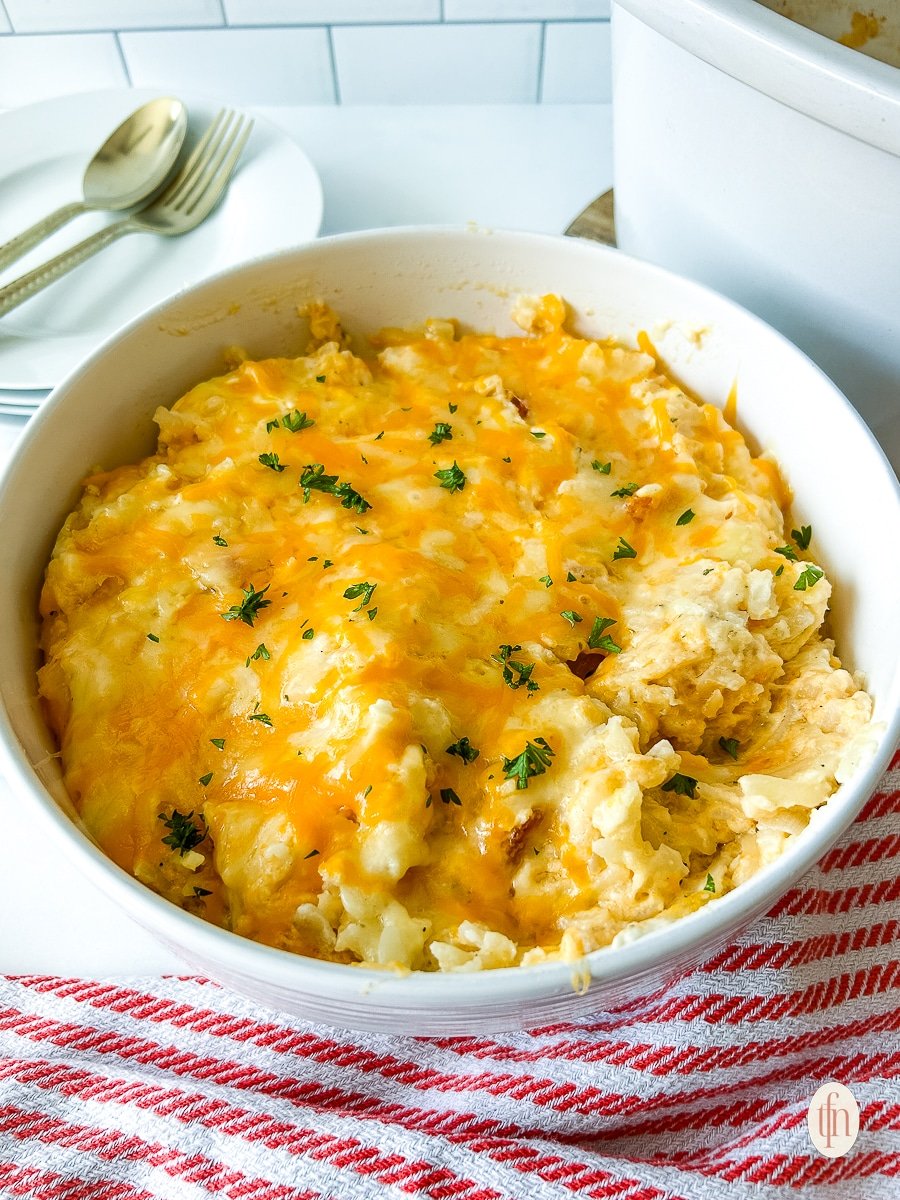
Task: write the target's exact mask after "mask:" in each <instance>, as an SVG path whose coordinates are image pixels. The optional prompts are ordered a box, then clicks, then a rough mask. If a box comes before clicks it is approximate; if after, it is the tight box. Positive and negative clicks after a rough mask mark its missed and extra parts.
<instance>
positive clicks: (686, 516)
mask: <svg viewBox="0 0 900 1200" xmlns="http://www.w3.org/2000/svg"><path fill="white" fill-rule="evenodd" d="M696 515H697V514H696V513H695V512H694V510H693V509H692V508H686V509H685V510H684V512H683V513H682V514H681V516H680V517H679V518H678V520H677V521H676V522H675V524H676V525H690V523H691V521H693V519H694V517H696Z"/></svg>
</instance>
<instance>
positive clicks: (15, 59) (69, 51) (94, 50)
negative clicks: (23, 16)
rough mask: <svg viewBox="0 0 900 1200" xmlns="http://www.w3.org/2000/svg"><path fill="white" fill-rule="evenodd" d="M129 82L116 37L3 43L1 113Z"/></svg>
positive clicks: (20, 38) (23, 37)
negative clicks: (19, 106) (4, 110)
mask: <svg viewBox="0 0 900 1200" xmlns="http://www.w3.org/2000/svg"><path fill="white" fill-rule="evenodd" d="M127 82H128V80H127V79H126V77H125V72H124V70H123V68H122V60H121V58H120V57H119V51H118V49H117V47H116V39H115V35H114V34H112V33H73V34H48V35H41V34H16V35H14V36H12V37H4V38H0V108H14V107H17V106H18V105H20V104H31V103H32V102H33V101H36V100H46V99H48V98H49V97H51V96H60V95H64V94H65V93H67V92H92V91H94V90H95V89H99V88H108V87H122V86H124V85H125V84H127Z"/></svg>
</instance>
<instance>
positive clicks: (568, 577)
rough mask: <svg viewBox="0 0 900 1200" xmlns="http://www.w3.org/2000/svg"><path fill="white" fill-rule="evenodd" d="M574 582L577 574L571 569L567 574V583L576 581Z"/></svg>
mask: <svg viewBox="0 0 900 1200" xmlns="http://www.w3.org/2000/svg"><path fill="white" fill-rule="evenodd" d="M574 582H575V576H574V575H573V574H572V572H571V571H569V572H568V573H567V575H566V583H574Z"/></svg>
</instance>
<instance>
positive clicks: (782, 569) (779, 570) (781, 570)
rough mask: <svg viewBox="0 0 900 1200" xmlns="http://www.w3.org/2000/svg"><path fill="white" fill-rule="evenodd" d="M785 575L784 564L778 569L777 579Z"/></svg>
mask: <svg viewBox="0 0 900 1200" xmlns="http://www.w3.org/2000/svg"><path fill="white" fill-rule="evenodd" d="M703 573H704V575H705V574H706V572H705V571H704V572H703ZM783 574H784V563H782V564H781V566H780V567H779V568H778V570H777V571H776V572H775V578H776V579H777V578H778V576H779V575H783Z"/></svg>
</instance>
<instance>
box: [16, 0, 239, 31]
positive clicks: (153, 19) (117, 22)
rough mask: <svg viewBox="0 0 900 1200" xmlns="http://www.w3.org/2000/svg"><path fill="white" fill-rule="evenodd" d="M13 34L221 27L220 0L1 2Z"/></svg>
mask: <svg viewBox="0 0 900 1200" xmlns="http://www.w3.org/2000/svg"><path fill="white" fill-rule="evenodd" d="M4 4H5V5H6V11H7V12H8V13H9V18H10V20H11V21H12V24H13V28H14V29H15V30H16V33H63V32H67V31H76V32H83V31H84V30H88V29H170V28H172V27H174V26H179V25H181V26H185V25H221V24H222V8H221V5H220V4H219V0H4Z"/></svg>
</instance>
